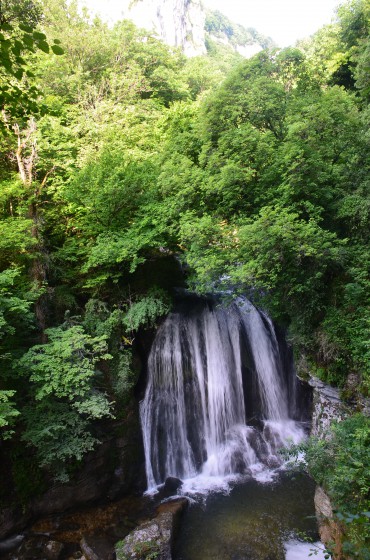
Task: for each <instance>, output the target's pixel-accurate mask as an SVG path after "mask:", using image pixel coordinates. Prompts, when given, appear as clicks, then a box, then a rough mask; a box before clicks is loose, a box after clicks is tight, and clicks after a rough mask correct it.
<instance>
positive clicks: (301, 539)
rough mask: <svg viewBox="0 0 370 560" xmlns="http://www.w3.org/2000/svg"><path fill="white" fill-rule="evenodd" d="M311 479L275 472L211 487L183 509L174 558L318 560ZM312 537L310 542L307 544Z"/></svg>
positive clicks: (184, 559)
mask: <svg viewBox="0 0 370 560" xmlns="http://www.w3.org/2000/svg"><path fill="white" fill-rule="evenodd" d="M314 490H315V485H314V482H313V481H312V480H311V479H310V478H309V477H308V476H307V475H305V474H302V473H300V474H295V475H292V474H291V473H289V472H284V473H280V474H279V476H278V477H277V478H275V479H274V481H272V482H269V483H263V484H261V483H260V482H258V481H256V480H249V481H248V482H245V483H243V484H237V485H236V486H234V487H233V488H232V489H231V490H230V492H229V493H228V494H222V493H211V494H209V495H208V496H207V498H206V499H205V500H202V499H200V500H199V501H197V502H195V503H193V504H192V505H191V506H190V507H189V509H188V511H187V512H186V513H185V515H184V518H183V521H182V524H181V530H180V535H179V538H178V540H177V543H176V548H175V552H174V556H173V558H174V560H309V558H310V556H309V555H310V554H311V553H312V552H313V556H312V557H313V558H316V560H319V559H320V560H321V559H323V558H324V553H323V552H322V551H321V550H319V549H318V548H317V546H318V545H317V541H318V538H319V537H318V533H317V522H316V518H315V510H314V499H313V498H314ZM311 543H314V544H311Z"/></svg>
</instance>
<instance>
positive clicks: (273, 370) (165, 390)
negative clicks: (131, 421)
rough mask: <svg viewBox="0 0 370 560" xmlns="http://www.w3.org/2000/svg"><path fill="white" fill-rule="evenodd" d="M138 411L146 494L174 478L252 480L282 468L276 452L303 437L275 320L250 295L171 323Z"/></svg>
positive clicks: (152, 360) (161, 334) (155, 349)
mask: <svg viewBox="0 0 370 560" xmlns="http://www.w3.org/2000/svg"><path fill="white" fill-rule="evenodd" d="M246 362H247V363H246ZM246 391H247V392H248V391H251V392H252V393H255V394H246ZM248 403H250V404H249V408H250V409H251V410H248ZM246 405H247V406H246ZM246 408H247V409H246ZM140 414H141V424H142V431H143V440H144V450H145V460H146V473H147V481H148V488H149V489H150V488H154V487H156V486H157V485H159V484H161V483H162V482H164V481H165V479H166V478H167V477H169V476H173V477H178V478H181V479H194V477H199V476H201V477H202V476H203V477H206V478H207V479H209V478H210V477H219V478H220V477H221V478H222V477H227V476H233V475H237V474H250V475H252V476H253V475H254V476H256V475H257V474H258V473H261V471H264V470H266V469H268V468H272V467H276V466H278V465H279V464H280V463H281V459H280V457H279V455H278V453H277V449H278V448H279V447H282V446H283V445H285V444H286V443H287V442H288V441H292V442H294V443H297V442H298V441H299V440H300V439H301V438H302V437H303V431H302V429H301V428H300V427H299V425H298V424H297V423H295V422H294V421H293V420H291V419H289V402H288V388H287V383H286V380H285V375H284V372H283V371H282V364H281V359H280V353H279V344H278V341H277V337H276V334H275V330H274V327H273V324H272V321H271V320H270V319H269V318H268V317H267V316H266V315H265V314H264V313H262V312H261V311H259V310H257V309H256V308H255V307H254V306H253V305H252V304H251V303H250V302H249V301H247V300H244V299H240V300H238V301H237V302H236V303H233V304H231V305H230V306H229V307H227V308H223V307H218V306H215V305H211V304H209V305H208V304H207V305H203V306H202V307H201V308H200V309H199V307H198V308H197V309H196V310H193V311H191V310H189V311H188V312H187V313H183V312H175V313H171V314H170V315H169V316H168V317H167V319H166V320H165V321H164V323H163V324H162V326H161V327H160V328H159V330H158V332H157V335H156V337H155V340H154V343H153V346H152V349H151V352H150V355H149V360H148V385H147V389H146V393H145V398H144V400H143V401H142V402H141V404H140ZM251 415H252V416H254V425H247V418H250V417H251ZM256 416H257V418H256Z"/></svg>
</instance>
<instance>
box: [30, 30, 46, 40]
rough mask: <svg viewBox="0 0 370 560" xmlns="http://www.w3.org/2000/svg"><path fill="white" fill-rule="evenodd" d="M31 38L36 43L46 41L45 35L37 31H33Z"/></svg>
mask: <svg viewBox="0 0 370 560" xmlns="http://www.w3.org/2000/svg"><path fill="white" fill-rule="evenodd" d="M32 37H33V38H34V39H36V41H46V35H45V33H40V32H39V31H34V32H33V33H32Z"/></svg>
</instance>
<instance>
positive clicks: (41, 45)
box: [36, 41, 50, 53]
mask: <svg viewBox="0 0 370 560" xmlns="http://www.w3.org/2000/svg"><path fill="white" fill-rule="evenodd" d="M36 44H37V46H38V48H39V49H40V50H42V51H43V52H45V53H49V52H50V48H49V45H48V43H47V42H46V41H38V42H37V43H36Z"/></svg>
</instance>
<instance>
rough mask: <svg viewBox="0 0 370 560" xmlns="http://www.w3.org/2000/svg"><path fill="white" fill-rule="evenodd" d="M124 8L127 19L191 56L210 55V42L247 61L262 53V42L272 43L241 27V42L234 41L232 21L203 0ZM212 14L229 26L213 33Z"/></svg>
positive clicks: (152, 0) (146, 1)
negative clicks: (208, 22)
mask: <svg viewBox="0 0 370 560" xmlns="http://www.w3.org/2000/svg"><path fill="white" fill-rule="evenodd" d="M122 8H123V9H122V15H123V17H124V18H126V19H130V20H131V21H133V22H134V23H135V25H137V26H138V27H142V28H144V29H147V30H148V31H153V32H154V33H156V34H157V35H158V37H159V38H160V39H162V40H163V41H164V42H165V43H167V44H168V45H170V46H173V47H180V48H181V49H182V51H183V52H184V54H185V55H187V56H199V55H204V54H206V53H207V48H206V43H207V40H209V39H211V40H212V41H215V42H218V43H222V44H224V45H227V46H229V47H231V48H232V49H233V50H234V51H236V52H238V53H239V54H241V55H242V56H245V57H246V58H249V57H251V56H253V55H254V54H256V53H257V52H259V51H260V50H261V49H262V48H263V45H262V43H264V44H265V43H266V41H267V42H268V41H271V40H269V39H266V38H265V37H262V36H259V35H258V34H257V32H255V31H254V30H253V32H254V33H255V35H258V36H259V37H261V41H262V43H261V42H260V41H259V40H257V39H255V38H254V37H252V35H251V34H250V32H248V31H247V30H246V29H244V28H243V27H242V26H238V25H237V24H235V25H236V26H237V27H238V29H240V30H242V33H241V34H240V31H239V35H240V39H239V40H238V39H235V37H234V36H233V38H232V39H231V37H230V36H229V35H230V29H231V27H232V26H233V24H232V22H230V21H229V20H228V19H227V18H225V17H224V16H222V15H221V14H220V13H219V12H209V11H208V12H207V11H206V10H205V8H204V6H203V4H202V2H201V0H124V2H123V6H122ZM209 15H211V16H212V17H216V18H217V17H218V18H219V17H221V18H222V19H223V20H225V21H226V22H228V24H226V25H224V26H222V25H216V27H217V30H216V31H214V32H212V31H209V30H208V29H207V24H206V19H207V18H208V17H209ZM224 28H225V29H226V31H224ZM228 33H229V34H228ZM243 35H245V37H246V38H245V39H243V38H242V36H243Z"/></svg>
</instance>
